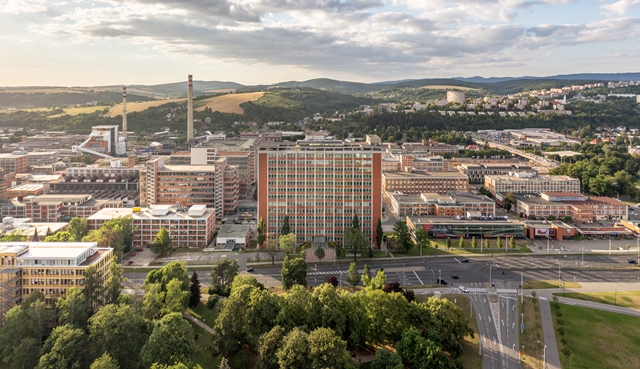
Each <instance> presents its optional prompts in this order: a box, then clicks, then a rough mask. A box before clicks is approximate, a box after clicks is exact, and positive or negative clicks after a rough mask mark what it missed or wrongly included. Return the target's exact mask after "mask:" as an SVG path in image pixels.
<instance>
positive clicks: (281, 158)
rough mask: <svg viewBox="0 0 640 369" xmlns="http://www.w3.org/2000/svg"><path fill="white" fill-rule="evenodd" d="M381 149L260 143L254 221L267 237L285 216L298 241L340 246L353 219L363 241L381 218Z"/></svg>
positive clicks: (331, 143)
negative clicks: (260, 223) (258, 221)
mask: <svg viewBox="0 0 640 369" xmlns="http://www.w3.org/2000/svg"><path fill="white" fill-rule="evenodd" d="M381 156H382V153H381V148H380V147H379V146H370V145H367V144H365V143H345V142H342V141H321V142H318V141H298V142H297V143H293V142H282V143H272V142H262V143H261V144H260V146H259V147H258V218H262V219H263V220H264V222H265V225H266V233H267V236H268V238H269V239H274V238H276V239H277V238H278V236H279V234H280V229H281V227H282V221H283V219H284V217H285V216H289V224H290V226H291V232H292V233H294V234H296V236H297V238H298V242H299V243H302V242H305V241H314V242H328V241H334V242H338V243H341V242H342V241H343V233H344V230H345V228H349V227H351V220H352V219H353V216H354V215H356V214H357V215H358V217H359V219H360V229H361V230H362V231H363V232H364V234H365V236H366V237H367V239H368V240H369V242H373V240H375V227H376V224H377V222H378V219H380V217H381V214H382V183H381V172H382V166H381Z"/></svg>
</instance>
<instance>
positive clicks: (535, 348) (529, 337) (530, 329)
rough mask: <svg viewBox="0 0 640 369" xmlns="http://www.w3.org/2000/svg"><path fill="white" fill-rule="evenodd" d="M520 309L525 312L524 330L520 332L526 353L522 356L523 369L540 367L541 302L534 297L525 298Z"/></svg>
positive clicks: (541, 338) (521, 347)
mask: <svg viewBox="0 0 640 369" xmlns="http://www.w3.org/2000/svg"><path fill="white" fill-rule="evenodd" d="M519 310H520V312H521V313H524V332H523V333H520V334H519V339H520V350H522V349H523V347H524V350H523V351H524V355H523V356H522V357H521V362H520V363H521V364H522V368H523V369H538V368H541V367H542V359H541V358H542V353H543V346H542V345H541V344H539V343H538V341H540V342H544V336H543V334H542V319H541V318H540V303H539V302H538V300H537V299H534V298H532V297H525V298H524V305H523V304H520V306H519Z"/></svg>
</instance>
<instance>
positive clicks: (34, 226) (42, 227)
mask: <svg viewBox="0 0 640 369" xmlns="http://www.w3.org/2000/svg"><path fill="white" fill-rule="evenodd" d="M68 225H69V223H67V222H60V223H32V222H31V219H29V218H12V217H5V218H4V219H2V224H0V233H1V234H2V235H9V234H14V233H15V234H19V235H21V236H25V237H27V239H28V240H32V238H33V236H34V235H35V233H36V232H38V241H44V238H45V237H46V235H47V232H49V231H50V232H51V233H54V234H55V233H58V232H61V231H64V230H65V229H66V228H67V226H68ZM34 241H35V240H34Z"/></svg>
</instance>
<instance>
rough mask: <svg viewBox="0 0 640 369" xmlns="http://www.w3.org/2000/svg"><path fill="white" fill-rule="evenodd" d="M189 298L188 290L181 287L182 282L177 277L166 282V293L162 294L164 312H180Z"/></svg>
mask: <svg viewBox="0 0 640 369" xmlns="http://www.w3.org/2000/svg"><path fill="white" fill-rule="evenodd" d="M188 300H189V290H186V291H185V290H183V289H182V282H180V280H179V279H178V278H174V279H172V280H171V281H170V282H169V283H167V293H166V294H165V296H164V307H163V308H162V312H163V313H164V314H170V313H180V314H182V312H183V311H184V309H185V308H186V306H187V301H188Z"/></svg>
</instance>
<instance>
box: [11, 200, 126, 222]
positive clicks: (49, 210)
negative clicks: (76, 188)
mask: <svg viewBox="0 0 640 369" xmlns="http://www.w3.org/2000/svg"><path fill="white" fill-rule="evenodd" d="M118 207H122V201H117V200H97V199H94V198H93V197H92V196H91V195H86V194H81V195H41V196H27V197H24V198H23V199H22V200H19V198H15V199H11V200H7V201H2V202H0V215H1V216H2V217H7V216H9V217H14V218H31V221H32V222H35V223H37V222H54V223H55V222H61V221H68V220H70V219H71V218H73V217H84V218H86V217H88V216H90V215H93V214H95V213H97V212H98V211H100V210H101V209H104V208H118Z"/></svg>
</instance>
